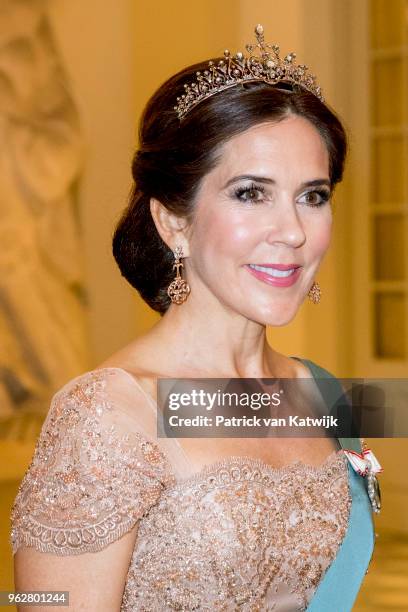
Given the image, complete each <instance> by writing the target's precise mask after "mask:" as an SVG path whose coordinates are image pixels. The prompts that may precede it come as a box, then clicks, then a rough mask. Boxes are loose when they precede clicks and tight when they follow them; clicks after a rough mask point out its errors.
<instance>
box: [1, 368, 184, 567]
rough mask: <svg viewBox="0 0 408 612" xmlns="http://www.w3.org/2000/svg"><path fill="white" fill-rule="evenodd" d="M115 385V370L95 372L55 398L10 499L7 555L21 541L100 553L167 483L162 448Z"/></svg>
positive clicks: (168, 477) (167, 469)
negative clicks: (143, 428)
mask: <svg viewBox="0 0 408 612" xmlns="http://www.w3.org/2000/svg"><path fill="white" fill-rule="evenodd" d="M121 384H122V385H123V384H125V383H124V382H123V380H122V379H119V381H118V372H117V371H115V370H111V369H101V370H94V371H92V372H87V373H85V374H83V375H82V376H80V377H77V378H75V379H73V380H72V381H71V382H70V383H68V384H67V385H65V387H63V388H62V389H61V390H60V391H59V392H57V393H56V394H55V395H54V397H53V399H52V401H51V406H50V409H49V412H48V415H47V418H46V420H45V422H44V425H43V428H42V431H41V434H40V436H39V438H38V440H37V444H36V447H35V451H34V455H33V459H32V461H31V464H30V466H29V467H28V469H27V472H26V474H25V476H24V478H23V480H22V482H21V485H20V488H19V491H18V494H17V497H16V499H15V501H14V504H13V508H12V512H11V526H12V529H11V545H12V550H13V554H14V553H15V552H16V551H17V549H18V547H19V546H21V545H22V544H25V545H27V546H32V547H35V548H36V549H37V550H39V551H42V552H51V553H56V554H58V555H72V554H80V553H84V552H92V551H98V550H101V549H102V548H105V547H106V546H107V545H108V544H110V543H111V542H114V541H115V540H117V539H118V538H120V537H121V536H122V535H124V534H125V533H126V532H128V531H129V530H130V529H131V528H132V527H133V526H134V525H135V524H136V522H137V521H138V520H139V519H140V518H141V517H142V516H143V515H144V514H145V513H146V512H148V510H149V508H151V506H152V505H153V504H155V503H156V502H157V500H158V498H159V497H160V495H161V492H162V491H163V489H164V488H165V486H166V484H167V483H168V482H170V481H171V480H172V473H171V468H170V465H169V464H168V461H167V459H166V457H165V456H164V454H163V452H162V451H161V450H160V448H159V447H158V446H157V444H155V442H154V440H152V439H150V438H148V437H146V436H145V435H144V434H143V432H142V431H141V430H140V429H139V428H137V427H135V423H136V422H137V421H136V420H135V419H134V418H133V415H132V411H131V410H129V409H128V406H129V405H130V404H129V403H128V406H127V407H126V409H124V408H123V406H122V405H121V402H120V398H121V393H122V391H121V387H120V385H121ZM117 390H119V391H118V392H117ZM122 395H123V394H122ZM128 395H129V394H128ZM133 404H135V405H133V406H132V410H133V411H135V410H137V397H135V401H133Z"/></svg>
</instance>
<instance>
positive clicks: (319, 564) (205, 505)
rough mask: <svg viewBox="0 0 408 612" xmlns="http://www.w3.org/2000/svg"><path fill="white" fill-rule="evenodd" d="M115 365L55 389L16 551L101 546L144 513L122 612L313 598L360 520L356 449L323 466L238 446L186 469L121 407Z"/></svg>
mask: <svg viewBox="0 0 408 612" xmlns="http://www.w3.org/2000/svg"><path fill="white" fill-rule="evenodd" d="M115 375H120V372H119V370H117V369H110V368H105V369H101V370H94V371H92V372H88V373H86V374H84V375H82V376H81V377H79V378H78V379H75V380H74V381H73V384H72V385H68V386H67V387H64V388H63V389H62V390H61V391H60V392H59V393H57V394H56V395H55V396H54V398H53V400H52V403H51V407H50V411H49V413H48V416H47V419H46V421H45V423H44V426H43V429H42V432H41V435H40V437H39V439H38V441H37V445H36V449H35V453H34V457H33V460H32V462H31V464H30V466H29V468H28V470H27V472H26V475H25V476H24V479H23V481H22V483H21V485H20V489H19V492H18V495H17V497H16V500H15V502H14V505H13V509H12V534H11V541H12V547H13V552H15V551H16V550H17V548H18V547H19V546H20V545H22V544H25V545H28V546H34V547H35V548H37V550H40V551H45V552H53V553H56V554H59V555H70V554H80V553H83V552H89V551H94V552H95V551H98V550H101V549H102V548H104V547H106V546H107V545H109V544H110V543H111V542H113V541H115V540H117V539H119V538H120V537H121V536H122V535H123V534H124V533H126V532H127V531H129V530H130V529H131V528H132V527H133V526H134V525H135V524H136V522H137V521H139V526H138V534H137V540H136V544H135V548H134V551H133V555H132V559H131V563H130V567H129V571H128V575H127V579H126V584H125V590H124V595H123V601H122V607H121V611H122V612H136V611H146V612H147V611H149V612H156V611H157V612H159V611H160V612H161V611H163V610H182V611H183V610H184V611H186V612H187V611H190V610H207V611H210V610H211V611H213V610H214V611H221V610H222V611H226V612H229V611H235V610H243V611H245V612H255V611H263V610H265V611H266V610H274V611H276V612H278V611H279V612H283V611H289V610H291V611H294V610H305V609H306V607H307V605H308V602H309V601H310V599H311V598H312V596H313V593H314V592H315V590H316V588H317V586H318V584H319V582H320V581H321V580H322V577H323V575H324V573H325V571H326V570H327V568H328V567H329V565H330V563H331V562H332V561H333V559H334V558H335V556H336V553H337V550H338V548H339V546H340V545H341V542H342V540H343V538H344V536H345V533H346V530H347V525H348V518H349V512H350V505H351V498H350V493H349V485H348V471H347V460H346V458H345V457H344V454H343V452H342V451H334V452H333V453H332V454H331V455H330V456H329V457H328V458H327V459H326V461H325V462H324V463H323V464H322V465H321V466H317V467H312V466H307V465H304V464H302V463H301V462H296V463H293V464H290V465H288V466H285V467H283V468H273V467H271V466H268V465H267V464H265V463H264V462H262V461H261V460H258V459H255V458H251V457H230V458H227V459H224V460H222V461H219V462H217V463H214V464H212V465H210V466H205V467H204V468H203V469H202V470H200V472H199V473H197V474H194V475H193V476H189V477H187V478H185V479H184V480H177V479H176V477H175V475H174V471H173V470H172V466H171V464H170V463H169V461H168V460H167V457H166V455H165V453H163V452H162V450H161V449H160V446H159V442H158V443H157V444H156V443H155V442H154V441H152V440H151V439H149V438H148V437H146V436H145V435H143V432H141V431H138V430H136V429H135V428H133V429H131V428H129V420H124V421H122V419H121V416H120V415H121V410H120V405H119V402H118V400H117V399H116V398H115V397H114V394H113V393H110V391H109V386H108V385H107V382H108V378H109V376H115ZM121 384H125V383H124V382H122V381H121ZM134 390H135V389H134V387H132V389H129V392H132V393H134ZM125 432H126V433H125Z"/></svg>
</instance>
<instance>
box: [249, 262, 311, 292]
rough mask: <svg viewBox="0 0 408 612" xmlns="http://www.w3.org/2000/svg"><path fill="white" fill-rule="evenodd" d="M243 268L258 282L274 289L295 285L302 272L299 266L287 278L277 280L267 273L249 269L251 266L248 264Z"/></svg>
mask: <svg viewBox="0 0 408 612" xmlns="http://www.w3.org/2000/svg"><path fill="white" fill-rule="evenodd" d="M245 268H246V269H247V270H248V271H249V272H250V273H251V274H252V275H253V276H255V277H256V278H257V279H258V280H260V281H262V282H264V283H267V284H268V285H273V286H274V287H290V286H292V285H294V284H295V283H296V281H297V279H298V278H299V276H300V273H301V270H302V268H301V266H299V267H298V268H296V269H295V270H294V271H293V272H292V273H291V274H290V275H289V276H284V277H279V278H278V277H276V276H272V275H271V274H268V273H267V272H264V271H261V270H256V269H254V268H251V266H250V265H249V264H247V265H246V266H245ZM275 269H276V268H275ZM271 270H273V268H272V267H271Z"/></svg>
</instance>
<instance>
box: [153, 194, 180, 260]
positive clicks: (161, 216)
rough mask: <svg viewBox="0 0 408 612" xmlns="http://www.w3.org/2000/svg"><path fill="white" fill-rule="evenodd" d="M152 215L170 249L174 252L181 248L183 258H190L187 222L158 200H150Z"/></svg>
mask: <svg viewBox="0 0 408 612" xmlns="http://www.w3.org/2000/svg"><path fill="white" fill-rule="evenodd" d="M150 213H151V215H152V218H153V221H154V224H155V225H156V229H157V231H158V232H159V234H160V237H161V239H162V240H163V242H165V243H166V244H167V246H168V247H169V249H171V250H172V251H174V249H175V248H176V246H181V247H182V248H183V254H184V255H183V256H184V257H188V256H189V244H188V239H187V226H188V224H187V220H186V219H185V218H184V217H178V216H177V215H175V214H174V213H172V212H171V211H170V210H168V209H167V208H166V207H165V206H164V205H163V204H162V203H161V202H159V200H156V198H150Z"/></svg>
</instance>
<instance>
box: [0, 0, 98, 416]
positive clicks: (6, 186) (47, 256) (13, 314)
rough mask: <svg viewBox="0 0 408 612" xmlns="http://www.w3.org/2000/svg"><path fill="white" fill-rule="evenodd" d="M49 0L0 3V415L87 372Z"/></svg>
mask: <svg viewBox="0 0 408 612" xmlns="http://www.w3.org/2000/svg"><path fill="white" fill-rule="evenodd" d="M46 8H47V4H46V2H45V1H44V0H1V3H0V417H2V416H3V417H4V416H5V415H8V414H9V415H10V414H16V413H18V411H19V409H21V408H25V407H30V408H31V407H33V408H35V409H38V410H40V411H41V410H42V409H43V410H44V412H45V411H46V408H47V401H48V399H49V397H50V394H51V393H52V392H54V391H55V390H56V389H57V388H58V387H59V386H61V385H62V384H63V383H64V382H66V381H67V380H68V379H70V378H71V377H72V376H75V375H76V374H78V373H80V372H81V371H83V370H84V369H86V368H87V366H88V364H89V359H88V355H87V346H88V342H87V338H86V335H87V334H86V300H85V293H84V287H83V278H82V265H81V251H82V248H81V244H80V227H79V216H78V200H77V198H76V187H77V182H78V178H79V175H80V170H81V158H82V142H81V135H80V126H79V121H78V114H77V111H76V109H75V105H74V102H73V99H72V97H71V95H70V93H69V86H68V81H67V78H66V76H65V73H64V70H63V67H62V65H61V59H60V57H59V55H58V52H57V49H56V45H55V43H54V41H53V36H52V32H51V30H50V23H49V21H48V19H47V13H46Z"/></svg>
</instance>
